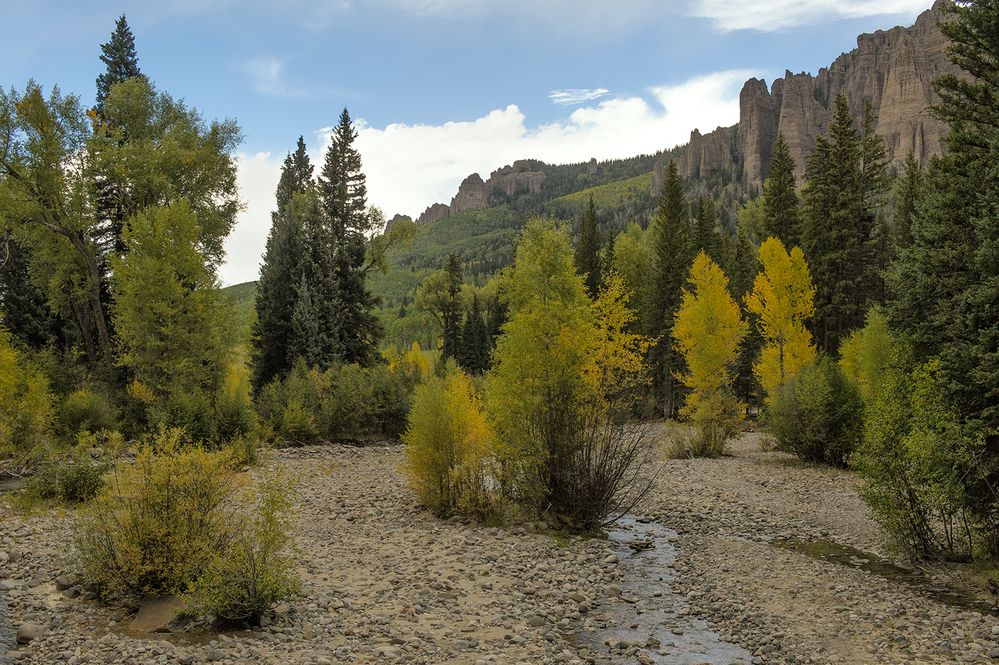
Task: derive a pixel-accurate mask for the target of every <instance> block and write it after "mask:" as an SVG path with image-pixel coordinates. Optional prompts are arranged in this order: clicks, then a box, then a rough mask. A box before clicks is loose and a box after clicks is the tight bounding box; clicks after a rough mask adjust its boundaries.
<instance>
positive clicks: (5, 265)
mask: <svg viewBox="0 0 999 665" xmlns="http://www.w3.org/2000/svg"><path fill="white" fill-rule="evenodd" d="M30 266H31V257H30V256H29V255H28V248H27V247H26V246H25V244H24V243H22V242H19V241H18V240H17V238H15V237H14V236H13V234H11V233H8V234H6V236H0V318H2V320H3V323H4V325H5V326H6V327H7V330H8V331H9V332H10V334H11V335H13V337H14V338H15V339H17V340H18V341H19V342H20V343H21V344H24V345H26V346H28V347H30V348H34V349H40V348H42V347H44V346H46V345H48V344H50V343H53V342H57V341H59V339H60V338H62V337H63V323H62V321H61V320H60V318H59V317H58V316H56V315H54V314H52V312H51V311H50V310H49V306H48V303H47V302H46V299H45V292H44V291H43V290H42V289H39V288H38V286H37V284H36V283H35V281H34V280H32V278H31V274H30V272H29V271H30Z"/></svg>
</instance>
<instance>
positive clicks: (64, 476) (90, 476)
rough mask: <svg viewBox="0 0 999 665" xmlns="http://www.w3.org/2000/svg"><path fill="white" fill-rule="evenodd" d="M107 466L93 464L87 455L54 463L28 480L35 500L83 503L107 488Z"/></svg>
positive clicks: (29, 494)
mask: <svg viewBox="0 0 999 665" xmlns="http://www.w3.org/2000/svg"><path fill="white" fill-rule="evenodd" d="M107 471H108V465H107V464H98V463H93V462H91V461H90V460H89V459H86V458H85V457H84V456H81V455H77V456H74V457H71V458H63V459H57V460H50V461H48V462H46V463H45V464H43V465H41V466H40V467H39V468H38V470H37V471H36V473H35V474H34V475H33V476H31V478H30V479H29V480H28V483H27V486H26V490H27V494H28V496H29V497H30V498H32V499H42V500H46V501H61V502H63V503H69V504H80V503H86V502H87V501H90V500H91V499H93V498H94V497H95V496H97V493H98V492H99V491H100V489H101V487H103V486H104V474H105V473H107Z"/></svg>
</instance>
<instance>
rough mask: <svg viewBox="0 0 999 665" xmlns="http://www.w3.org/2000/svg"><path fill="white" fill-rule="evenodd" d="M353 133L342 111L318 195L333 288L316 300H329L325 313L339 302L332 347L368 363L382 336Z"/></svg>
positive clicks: (348, 359)
mask: <svg viewBox="0 0 999 665" xmlns="http://www.w3.org/2000/svg"><path fill="white" fill-rule="evenodd" d="M356 138H357V130H355V129H354V125H353V123H352V122H351V119H350V114H349V113H348V112H347V109H344V110H343V112H342V113H341V114H340V119H339V122H338V123H337V126H336V128H335V129H334V130H333V136H332V140H331V142H330V147H329V150H327V151H326V159H325V161H324V163H323V168H322V172H321V173H320V174H319V181H318V186H317V189H318V192H319V199H320V203H321V210H322V214H323V218H324V227H325V230H326V235H327V236H328V243H329V245H330V247H329V249H330V251H331V255H332V259H333V262H334V265H335V281H336V288H335V289H333V290H332V291H330V292H326V291H321V290H320V291H317V292H316V294H315V297H317V298H318V299H326V300H329V301H330V303H327V305H326V306H324V307H321V309H323V310H327V311H329V310H332V309H334V307H333V306H332V305H331V303H332V301H334V300H336V301H338V302H337V303H336V305H335V309H336V310H337V311H338V316H337V317H336V320H331V319H330V318H329V317H326V318H324V319H323V324H324V325H326V326H329V330H331V331H332V337H333V338H334V340H335V344H334V345H335V347H336V348H337V352H338V354H339V356H340V359H341V360H342V361H343V362H348V363H350V362H357V363H361V364H370V363H372V362H374V361H375V359H376V358H377V357H378V353H377V350H378V342H379V340H380V339H381V337H382V334H383V331H382V327H381V324H380V322H379V321H378V318H377V317H376V316H375V314H374V312H373V310H374V308H375V307H376V306H377V304H378V300H377V298H376V297H375V296H373V295H372V294H371V292H370V291H369V290H368V288H367V283H366V271H365V254H366V250H367V238H366V235H365V234H366V233H367V232H368V231H369V230H370V226H371V224H370V219H369V216H368V209H367V185H366V184H365V177H364V173H363V172H362V171H361V155H360V153H358V152H357V149H356V148H355V147H354V140H355V139H356Z"/></svg>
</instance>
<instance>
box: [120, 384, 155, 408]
mask: <svg viewBox="0 0 999 665" xmlns="http://www.w3.org/2000/svg"><path fill="white" fill-rule="evenodd" d="M127 392H128V395H129V397H131V398H132V399H135V400H137V401H139V402H141V403H143V404H145V405H146V406H149V405H150V404H152V403H154V402H155V401H156V394H155V393H154V392H153V391H152V389H151V388H150V387H149V386H147V385H146V384H144V383H143V382H142V381H139V380H138V379H132V382H131V383H130V384H128V388H127Z"/></svg>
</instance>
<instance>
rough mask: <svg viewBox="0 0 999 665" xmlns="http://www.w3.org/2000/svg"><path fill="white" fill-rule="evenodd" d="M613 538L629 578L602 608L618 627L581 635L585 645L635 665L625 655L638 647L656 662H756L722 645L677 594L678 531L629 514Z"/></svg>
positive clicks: (579, 638) (685, 664) (613, 529)
mask: <svg viewBox="0 0 999 665" xmlns="http://www.w3.org/2000/svg"><path fill="white" fill-rule="evenodd" d="M608 535H609V537H610V540H611V541H612V542H614V543H615V544H616V545H617V547H616V551H617V555H618V557H620V561H621V567H622V570H623V573H624V576H623V578H622V580H621V582H620V583H619V586H620V587H621V595H620V597H618V598H616V599H613V600H611V601H610V602H609V604H608V605H605V607H604V608H602V609H603V610H604V611H605V612H606V613H607V614H608V615H610V617H611V618H610V620H609V621H608V622H607V623H608V624H609V625H611V626H613V627H609V628H606V629H603V630H598V631H596V632H593V633H588V634H579V635H577V636H576V638H577V643H579V645H580V646H585V647H587V648H588V649H589V650H590V651H591V652H592V653H593V654H594V655H596V656H598V657H603V658H607V657H610V659H611V660H612V661H615V660H616V661H621V660H627V662H634V656H631V657H628V658H626V659H625V658H623V657H622V656H624V654H627V653H630V652H632V651H633V650H634V648H636V647H637V648H639V650H640V653H644V654H646V656H647V658H648V660H647V661H646V662H651V663H670V664H671V665H693V664H695V663H712V664H716V665H731V664H735V663H744V664H748V663H750V662H752V660H753V656H752V654H750V653H749V652H748V651H746V650H745V649H744V648H742V647H740V646H738V645H736V644H730V643H728V642H724V641H722V640H721V638H720V637H719V636H718V633H716V632H714V631H713V630H711V629H710V628H709V627H708V625H707V623H706V622H705V621H704V620H703V619H699V618H697V617H695V616H692V615H690V614H688V613H687V611H688V610H687V601H686V599H685V598H684V596H682V595H679V594H675V593H673V590H672V582H673V580H674V579H675V577H676V575H675V571H674V570H673V568H672V564H673V562H674V561H675V560H676V548H675V547H674V546H673V541H674V540H676V537H677V534H676V532H675V531H673V530H671V529H667V528H666V527H664V526H663V525H662V524H657V523H655V522H642V521H639V520H638V519H636V518H635V517H634V516H633V515H626V516H625V517H622V518H621V519H619V520H618V521H617V522H615V523H614V525H613V526H612V527H611V529H610V531H609V533H608ZM608 641H609V642H610V646H608V644H607V642H608ZM598 662H600V661H599V660H598Z"/></svg>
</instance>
